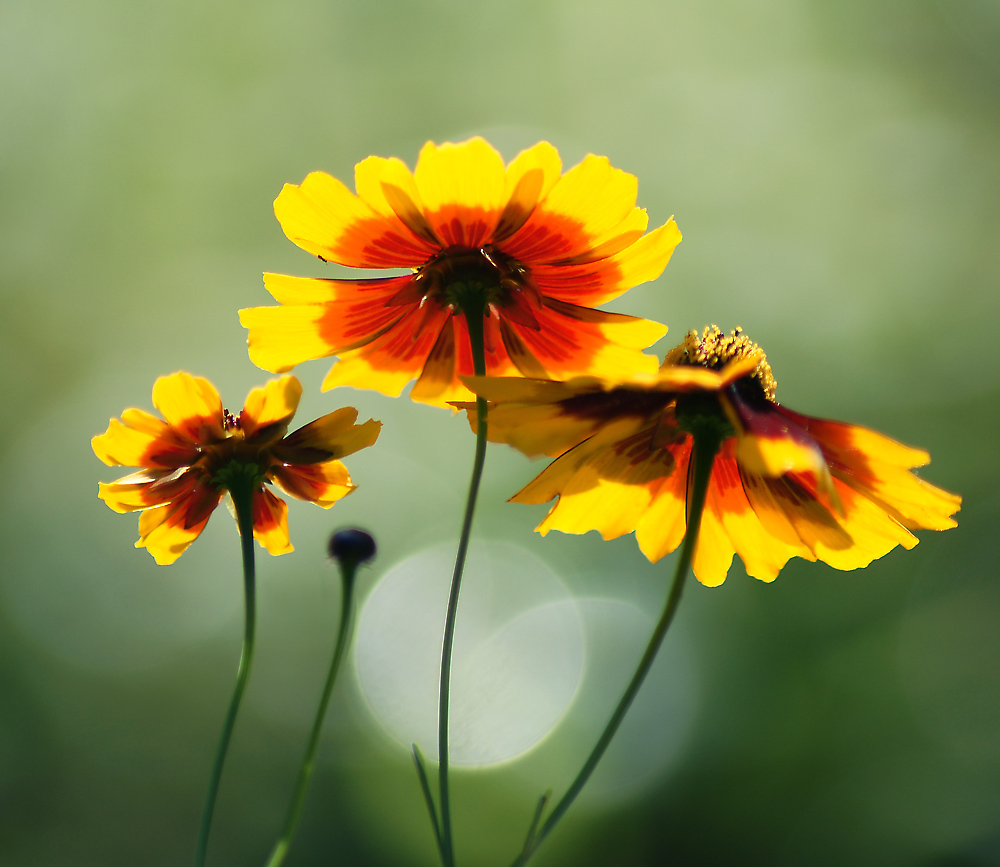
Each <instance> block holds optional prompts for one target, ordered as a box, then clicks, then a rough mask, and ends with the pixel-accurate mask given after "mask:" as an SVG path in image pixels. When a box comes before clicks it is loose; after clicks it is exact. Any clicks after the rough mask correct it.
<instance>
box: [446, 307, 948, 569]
mask: <svg viewBox="0 0 1000 867" xmlns="http://www.w3.org/2000/svg"><path fill="white" fill-rule="evenodd" d="M466 382H467V383H468V384H469V386H470V388H472V390H473V391H474V392H475V393H476V394H478V395H480V396H482V397H485V398H486V399H487V400H489V401H492V402H493V403H491V405H490V410H489V412H490V415H489V419H490V421H489V429H488V435H489V438H490V439H491V440H494V441H497V442H506V443H510V444H511V445H513V446H515V447H517V448H518V449H520V450H521V451H523V452H525V453H526V454H529V455H537V454H547V455H550V456H553V457H556V460H555V461H553V463H552V464H550V465H549V466H548V467H547V468H546V469H545V470H544V471H543V472H542V473H541V474H540V475H539V476H538V477H537V478H535V479H534V480H533V481H532V482H530V483H529V484H528V485H527V486H526V487H525V488H524V489H523V490H521V491H520V492H519V493H518V494H516V495H515V496H514V497H513V498H512V500H513V501H514V502H518V503H544V502H547V501H549V500H551V499H552V498H553V497H556V498H558V499H557V501H556V503H555V504H554V505H553V507H552V509H551V510H550V511H549V513H548V515H547V516H546V517H545V519H544V520H543V521H542V522H541V524H539V526H538V528H537V529H538V530H539V532H541V533H543V534H544V533H547V532H548V531H549V530H552V529H557V530H561V531H563V532H566V533H585V532H587V531H588V530H598V531H599V532H600V533H601V535H602V536H603V537H604V538H605V539H612V538H616V537H618V536H622V535H624V534H626V533H629V532H632V531H635V534H636V539H637V541H638V543H639V547H640V549H641V550H642V552H643V553H644V554H645V555H646V556H647V557H648V558H649V559H650V560H651V561H653V562H655V561H657V560H659V559H660V558H661V557H663V556H664V555H666V554H668V553H670V552H671V551H673V550H674V549H675V548H676V547H677V546H678V544H680V542H681V540H682V539H683V537H684V533H685V530H686V504H687V500H688V486H689V484H690V480H689V464H690V457H691V451H692V442H693V437H692V434H691V432H690V431H691V430H692V429H694V425H692V423H691V422H692V421H696V420H698V419H701V420H704V419H706V418H708V419H714V420H715V423H716V424H717V425H718V426H719V427H720V429H721V430H722V431H723V434H722V445H721V448H720V451H719V452H718V454H717V455H716V457H715V461H714V464H713V467H712V474H711V479H710V482H709V487H708V492H707V496H706V501H705V507H704V512H703V514H702V519H701V525H700V529H699V536H698V545H697V548H696V551H695V555H694V564H693V565H694V572H695V575H696V576H697V577H698V579H699V580H700V581H701V582H702V583H703V584H708V585H710V586H714V585H717V584H721V583H722V582H723V581H724V580H725V578H726V573H727V572H728V571H729V567H730V565H731V563H732V558H733V554H734V553H735V554H738V555H739V556H740V558H741V559H742V560H743V563H744V565H745V567H746V571H747V573H748V574H750V575H752V576H754V577H755V578H760V579H762V580H764V581H772V580H773V579H774V578H775V577H777V574H778V571H779V570H780V569H781V568H782V566H784V565H785V563H786V562H787V561H788V560H789V559H790V558H791V557H802V558H803V559H805V560H822V561H824V562H826V563H828V564H829V565H831V566H833V567H834V568H836V569H857V568H860V567H863V566H867V565H868V564H869V563H870V562H871V561H872V560H874V559H876V558H878V557H881V556H883V555H884V554H886V553H887V552H889V551H891V550H892V549H893V548H895V547H896V546H897V545H902V546H903V547H904V548H912V547H913V546H914V545H916V544H917V538H916V537H915V536H914V535H913V534H912V533H911V532H910V531H911V530H918V529H933V530H943V529H946V528H948V527H954V526H955V520H954V519H953V518H952V517H951V516H952V515H953V514H954V513H955V512H957V511H958V509H959V506H960V504H961V497H959V496H957V495H956V494H950V493H948V492H947V491H943V490H941V489H940V488H937V487H935V486H933V485H931V484H929V483H927V482H925V481H924V480H922V479H921V478H919V477H918V476H917V475H916V474H914V473H913V472H911V470H912V469H913V468H915V467H920V466H923V465H925V464H927V463H928V462H929V460H930V456H929V455H928V454H927V452H924V451H920V450H919V449H914V448H910V447H908V446H904V445H901V444H900V443H898V442H895V441H894V440H891V439H889V438H888V437H885V436H882V435H881V434H878V433H875V432H874V431H871V430H867V429H866V428H863V427H858V426H856V425H850V424H844V423H842V422H836V421H827V420H824V419H818V418H811V417H809V416H805V415H800V414H799V413H796V412H793V411H792V410H790V409H787V408H786V407H784V406H782V405H781V404H779V403H778V402H777V401H776V400H775V381H774V377H773V376H772V374H771V368H770V366H769V365H768V363H767V360H766V358H765V356H764V353H763V352H762V351H761V349H760V347H759V346H757V344H756V343H753V342H751V341H750V340H749V339H748V338H747V337H746V336H745V335H743V334H742V333H741V331H740V329H736V331H734V332H732V333H731V334H730V335H724V334H722V332H720V331H719V329H718V328H716V327H715V326H712V327H711V328H707V329H705V331H704V332H703V333H702V334H701V335H699V334H698V333H697V332H695V331H692V332H690V333H689V334H688V336H687V338H686V339H685V341H684V343H682V344H681V345H680V346H678V347H677V348H676V349H674V350H672V351H671V352H670V353H668V354H667V357H666V359H665V360H664V363H663V366H662V367H661V368H660V370H659V371H658V372H657V373H654V374H638V375H634V376H632V377H628V378H622V379H617V380H615V379H605V378H594V377H578V378H575V379H571V380H569V381H567V382H544V381H537V380H527V379H520V380H516V379H494V378H489V377H471V378H469V379H467V380H466ZM462 408H464V409H467V410H468V409H469V408H470V405H468V404H466V405H464V406H463V407H462ZM469 418H470V421H471V423H472V424H473V426H475V424H476V417H475V412H469Z"/></svg>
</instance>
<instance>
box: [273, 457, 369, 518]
mask: <svg viewBox="0 0 1000 867" xmlns="http://www.w3.org/2000/svg"><path fill="white" fill-rule="evenodd" d="M272 475H273V478H274V481H275V482H276V483H277V484H278V486H279V487H280V488H281V489H282V490H283V491H284V492H285V493H286V494H289V495H290V496H293V497H296V498H298V499H300V500H307V501H308V502H310V503H315V504H316V505H317V506H322V507H323V508H324V509H329V508H330V507H331V506H332V505H333V504H334V503H336V502H337V501H338V500H340V499H343V498H344V497H346V496H347V495H348V494H349V493H351V491H353V490H355V488H356V485H354V484H352V483H351V476H350V474H349V473H348V472H347V467H345V466H344V465H343V464H342V463H341V462H340V461H327V462H326V463H323V464H309V465H306V466H301V467H295V466H280V467H277V468H276V469H274V470H273V473H272Z"/></svg>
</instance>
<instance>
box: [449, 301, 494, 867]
mask: <svg viewBox="0 0 1000 867" xmlns="http://www.w3.org/2000/svg"><path fill="white" fill-rule="evenodd" d="M465 320H466V322H467V323H468V326H469V343H470V344H471V347H472V369H473V372H474V373H475V374H476V376H483V375H484V374H485V373H486V350H485V346H484V342H483V314H482V311H479V312H476V311H472V312H467V313H466V316H465ZM486 414H487V413H486V401H485V400H484V399H483V398H481V397H479V398H476V456H475V459H474V460H473V462H472V479H471V481H470V482H469V496H468V499H467V500H466V503H465V516H464V517H463V519H462V534H461V536H460V537H459V540H458V553H457V554H456V556H455V571H454V573H453V574H452V578H451V592H450V593H449V595H448V610H447V613H446V614H445V621H444V639H443V642H442V647H441V686H440V690H439V692H438V789H439V794H440V798H441V860H442V862H443V864H444V867H454V863H455V850H454V845H453V843H452V836H451V802H450V799H449V791H448V714H449V709H450V703H451V656H452V650H453V647H454V644H455V619H456V617H457V615H458V593H459V590H460V588H461V586H462V572H463V571H464V569H465V556H466V554H467V553H468V549H469V537H470V535H471V533H472V517H473V515H474V514H475V511H476V498H477V497H478V495H479V482H480V479H482V476H483V465H484V464H485V462H486Z"/></svg>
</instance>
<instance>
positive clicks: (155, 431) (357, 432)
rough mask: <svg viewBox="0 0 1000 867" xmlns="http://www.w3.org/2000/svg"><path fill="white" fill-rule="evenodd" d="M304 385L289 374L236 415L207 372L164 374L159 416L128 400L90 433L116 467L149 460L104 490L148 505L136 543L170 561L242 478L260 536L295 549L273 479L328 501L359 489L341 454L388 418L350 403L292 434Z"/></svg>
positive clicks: (137, 507)
mask: <svg viewBox="0 0 1000 867" xmlns="http://www.w3.org/2000/svg"><path fill="white" fill-rule="evenodd" d="M301 394H302V386H301V385H300V384H299V381H298V380H297V379H296V378H295V377H294V376H284V377H282V378H281V379H275V380H272V381H271V382H269V383H268V384H267V385H265V386H264V387H263V388H255V389H253V390H252V391H251V392H250V394H249V395H247V399H246V403H245V404H244V406H243V410H242V411H241V412H240V414H239V415H236V416H234V415H232V414H231V413H230V412H229V411H228V410H225V409H223V407H222V400H221V399H220V397H219V393H218V392H217V391H216V390H215V387H214V386H213V385H212V384H211V383H210V382H209V381H208V380H207V379H202V378H201V377H197V376H191V374H189V373H173V374H171V375H170V376H161V377H160V378H159V379H157V380H156V383H155V384H154V385H153V406H155V407H156V408H157V409H158V410H159V411H160V413H161V414H162V415H163V418H162V419H160V418H157V417H156V416H154V415H151V414H150V413H148V412H144V411H143V410H141V409H127V410H125V411H124V412H123V413H122V417H121V420H120V421H119V420H118V419H111V421H110V423H109V425H108V429H107V431H106V432H105V433H103V434H101V435H100V436H96V437H94V438H93V439H92V440H91V445H92V446H93V448H94V452H95V453H96V454H97V456H98V457H99V458H100V459H101V460H102V461H104V463H106V464H108V465H109V466H131V467H142V468H143V469H141V470H139V471H138V472H136V473H132V474H131V475H128V476H124V477H123V478H120V479H118V481H116V482H110V483H104V482H102V483H101V484H100V488H99V492H98V496H99V497H100V498H101V499H102V500H104V502H106V503H107V504H108V505H109V506H110V507H111V508H112V509H114V510H115V511H116V512H135V511H140V512H141V514H140V515H139V541H138V542H136V543H135V546H136V547H137V548H146V549H148V550H149V553H150V554H152V555H153V558H154V559H155V560H156V562H157V563H159V564H161V565H165V564H168V563H173V562H174V560H176V559H177V558H178V557H180V555H181V554H183V553H184V551H185V550H186V549H187V547H188V545H190V544H191V543H192V542H193V541H194V540H195V539H197V538H198V536H199V534H200V533H201V531H202V530H203V529H204V528H205V524H207V523H208V519H209V517H210V516H211V514H212V512H213V511H214V510H215V507H216V506H218V505H219V502H220V501H221V500H222V497H223V495H224V494H225V493H226V491H227V490H229V488H230V486H231V485H233V484H235V483H236V480H237V477H240V478H242V479H244V480H248V481H249V482H250V484H251V485H252V487H253V535H254V538H255V539H256V540H257V541H258V542H260V544H261V545H263V546H264V547H265V548H266V549H267V550H268V551H269V552H270V553H271V554H284V553H287V552H288V551H291V550H292V545H291V543H290V542H289V540H288V517H287V516H288V506H287V505H286V504H285V502H284V500H282V499H280V498H279V497H276V496H275V495H274V494H273V493H271V491H270V485H271V484H272V483H273V484H276V485H277V486H278V487H279V488H281V489H282V490H283V491H284V492H285V493H287V494H290V495H291V496H293V497H297V498H298V499H300V500H309V501H310V502H312V503H316V504H317V505H319V506H322V507H323V508H324V509H329V508H330V507H331V506H332V505H333V504H334V503H335V502H337V500H339V499H340V498H341V497H344V496H346V495H347V494H349V493H351V491H353V490H354V488H355V486H354V485H353V484H352V483H351V477H350V475H349V474H348V472H347V468H346V467H345V466H344V465H343V464H342V463H341V462H340V460H339V458H342V457H344V456H345V455H349V454H353V453H354V452H356V451H358V450H359V449H363V448H365V447H367V446H370V445H372V444H373V443H374V442H375V440H376V439H378V435H379V429H380V427H381V423H380V422H376V421H371V420H369V421H367V422H365V423H364V424H355V422H356V420H357V417H358V412H357V410H356V409H353V408H351V407H345V408H344V409H339V410H337V411H336V412H332V413H330V414H329V415H325V416H323V417H322V418H320V419H317V420H316V421H314V422H311V423H309V424H307V425H306V426H305V427H301V428H299V429H298V430H297V431H295V433H292V434H289V435H288V436H286V435H285V434H286V432H287V430H288V425H289V423H290V422H291V420H292V416H293V415H294V414H295V409H296V407H297V406H298V403H299V397H300V396H301Z"/></svg>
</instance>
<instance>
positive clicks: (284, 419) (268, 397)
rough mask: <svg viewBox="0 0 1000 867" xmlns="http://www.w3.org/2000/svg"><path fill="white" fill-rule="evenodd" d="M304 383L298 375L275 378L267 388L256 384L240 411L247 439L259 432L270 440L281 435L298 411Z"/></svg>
mask: <svg viewBox="0 0 1000 867" xmlns="http://www.w3.org/2000/svg"><path fill="white" fill-rule="evenodd" d="M301 397H302V384H301V383H300V382H299V381H298V380H297V379H296V378H295V377H294V376H283V377H281V379H272V380H271V381H270V382H269V383H267V385H265V386H264V387H263V388H255V389H253V390H252V391H251V392H250V393H249V394H248V395H247V399H246V401H245V402H244V404H243V411H242V412H241V413H240V427H241V428H242V430H243V435H244V436H245V437H246V439H248V440H250V439H253V438H254V436H255V435H257V439H258V440H260V437H261V436H265V437H266V439H267V440H268V441H270V440H276V439H280V438H281V437H282V436H283V435H284V433H285V431H286V430H287V429H288V423H289V422H290V421H291V420H292V416H294V415H295V410H296V409H297V408H298V405H299V399H300V398H301Z"/></svg>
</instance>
